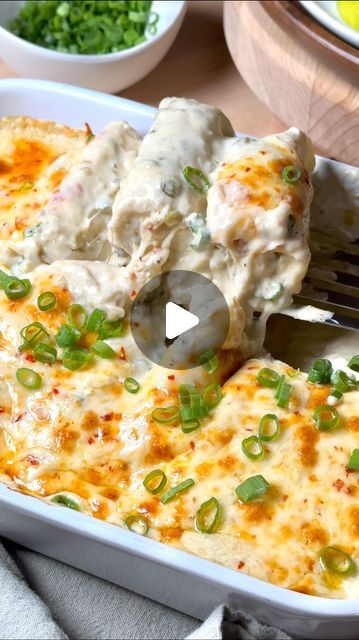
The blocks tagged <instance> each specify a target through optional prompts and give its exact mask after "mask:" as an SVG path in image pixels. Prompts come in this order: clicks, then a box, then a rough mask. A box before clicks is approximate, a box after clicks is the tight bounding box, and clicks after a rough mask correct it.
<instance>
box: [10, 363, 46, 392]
mask: <svg viewBox="0 0 359 640" xmlns="http://www.w3.org/2000/svg"><path fill="white" fill-rule="evenodd" d="M16 378H17V380H18V381H19V382H20V384H22V386H23V387H26V389H31V390H35V389H39V388H40V387H41V385H42V378H41V376H39V374H38V373H36V371H34V370H33V369H28V368H27V367H21V368H20V369H18V370H17V371H16Z"/></svg>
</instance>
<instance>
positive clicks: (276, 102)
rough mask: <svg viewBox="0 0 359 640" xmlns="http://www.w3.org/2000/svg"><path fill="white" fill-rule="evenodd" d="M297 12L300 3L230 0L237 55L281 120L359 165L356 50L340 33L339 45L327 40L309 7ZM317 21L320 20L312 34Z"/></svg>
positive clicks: (231, 42)
mask: <svg viewBox="0 0 359 640" xmlns="http://www.w3.org/2000/svg"><path fill="white" fill-rule="evenodd" d="M286 5H289V6H286ZM292 5H293V6H292ZM278 6H279V8H278ZM298 11H302V9H301V8H300V7H299V5H297V4H296V3H294V2H268V1H266V2H260V1H259V0H251V1H250V2H249V1H245V0H239V1H236V0H234V1H233V0H231V1H227V2H225V8H224V29H225V36H226V40H227V44H228V47H229V49H230V52H231V55H232V58H233V60H234V62H235V64H236V66H237V69H238V71H239V72H240V74H241V76H242V77H243V79H244V80H245V81H246V82H247V83H248V85H249V87H250V88H251V89H252V91H253V92H254V93H255V94H256V95H257V97H258V98H259V99H260V100H261V101H262V102H264V104H265V105H266V106H267V107H268V108H269V109H270V110H271V111H272V113H274V114H275V115H276V116H277V117H278V118H279V119H280V120H282V121H283V122H285V123H286V124H287V125H288V126H289V125H293V126H296V127H298V128H300V129H302V130H303V131H305V132H306V133H307V134H308V135H309V136H310V137H311V138H312V140H313V142H314V144H315V146H316V149H317V150H318V151H319V152H321V153H322V154H323V155H327V156H329V157H332V158H336V159H337V160H342V161H344V162H348V163H350V164H355V165H359V89H358V78H359V61H357V56H356V50H355V49H354V48H353V47H351V45H347V44H345V43H341V41H339V39H338V38H337V37H336V36H333V38H334V40H335V41H339V42H340V44H339V45H338V42H335V46H334V44H333V43H334V40H332V38H330V41H331V43H330V44H326V45H323V38H324V35H325V33H326V30H325V29H324V28H322V27H320V25H318V23H316V21H315V20H314V19H312V18H311V17H310V16H308V17H307V14H306V16H305V19H304V22H303V20H302V19H301V18H300V17H299V16H300V14H299V13H298ZM310 21H313V22H314V23H315V29H316V32H315V34H313V37H311V35H310V34H311V29H310V26H309V25H310ZM298 24H300V27H299V26H298ZM318 27H319V30H318ZM327 33H329V32H327ZM330 35H331V36H332V34H330ZM343 52H344V53H343Z"/></svg>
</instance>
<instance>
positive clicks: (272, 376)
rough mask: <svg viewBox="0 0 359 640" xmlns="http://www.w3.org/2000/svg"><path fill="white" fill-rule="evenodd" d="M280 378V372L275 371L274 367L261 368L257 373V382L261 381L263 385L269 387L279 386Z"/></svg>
mask: <svg viewBox="0 0 359 640" xmlns="http://www.w3.org/2000/svg"><path fill="white" fill-rule="evenodd" d="M279 380H280V375H279V373H277V372H276V371H274V369H269V368H268V367H264V369H261V370H260V371H259V373H258V375H257V382H259V384H261V385H262V386H263V387H269V388H270V389H274V388H275V387H277V386H278V382H279Z"/></svg>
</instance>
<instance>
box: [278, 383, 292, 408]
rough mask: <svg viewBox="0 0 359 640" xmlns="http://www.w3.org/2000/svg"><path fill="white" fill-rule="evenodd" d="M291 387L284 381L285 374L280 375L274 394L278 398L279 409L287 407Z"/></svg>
mask: <svg viewBox="0 0 359 640" xmlns="http://www.w3.org/2000/svg"><path fill="white" fill-rule="evenodd" d="M291 389H292V386H291V385H290V384H288V382H285V376H281V377H280V380H279V383H278V387H277V391H276V394H275V398H276V400H278V402H277V407H280V408H281V409H286V408H287V407H288V402H289V398H290V392H291Z"/></svg>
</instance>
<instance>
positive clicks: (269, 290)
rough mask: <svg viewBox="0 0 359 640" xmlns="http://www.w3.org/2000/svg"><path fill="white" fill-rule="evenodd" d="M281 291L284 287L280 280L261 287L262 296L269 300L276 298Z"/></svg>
mask: <svg viewBox="0 0 359 640" xmlns="http://www.w3.org/2000/svg"><path fill="white" fill-rule="evenodd" d="M283 291H284V287H283V285H282V284H280V282H270V283H267V285H266V286H265V287H264V286H263V287H262V292H261V293H262V298H263V299H264V300H268V302H271V301H272V300H277V298H279V296H280V295H282V293H283Z"/></svg>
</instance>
